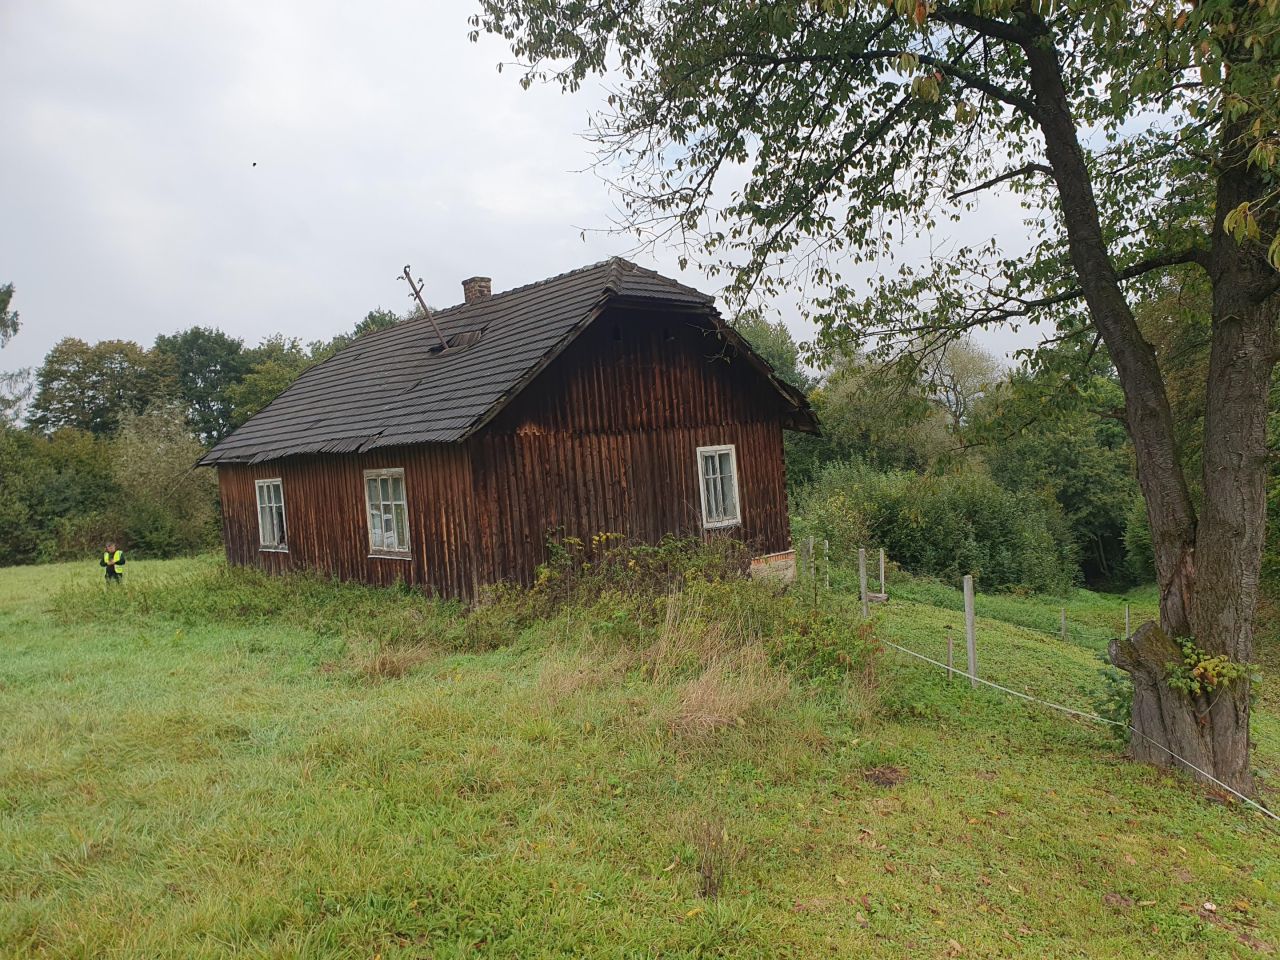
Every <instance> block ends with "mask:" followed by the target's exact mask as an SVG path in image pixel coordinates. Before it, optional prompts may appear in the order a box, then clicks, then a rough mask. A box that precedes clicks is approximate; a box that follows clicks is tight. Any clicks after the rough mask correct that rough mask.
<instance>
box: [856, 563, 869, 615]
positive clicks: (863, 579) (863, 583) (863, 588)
mask: <svg viewBox="0 0 1280 960" xmlns="http://www.w3.org/2000/svg"><path fill="white" fill-rule="evenodd" d="M858 594H859V595H860V596H861V597H862V619H863V620H866V619H868V618H869V617H870V616H871V608H870V606H868V604H867V548H866V547H859V548H858Z"/></svg>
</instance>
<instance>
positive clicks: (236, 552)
mask: <svg viewBox="0 0 1280 960" xmlns="http://www.w3.org/2000/svg"><path fill="white" fill-rule="evenodd" d="M395 467H398V468H402V469H403V470H404V482H405V500H406V503H407V506H408V508H409V535H410V542H411V556H410V557H409V558H408V559H399V558H394V559H393V558H387V557H371V556H369V533H368V523H367V520H366V519H365V496H364V471H365V470H373V469H380V468H395ZM470 473H471V464H470V461H469V459H468V457H467V455H466V452H465V450H463V448H462V447H461V446H459V445H456V444H420V445H417V446H412V447H400V448H389V449H386V450H378V451H374V452H372V453H368V454H351V455H322V456H300V457H287V458H285V459H282V460H275V461H268V462H265V463H259V464H253V465H246V464H223V465H221V466H219V468H218V487H219V492H220V494H221V497H222V526H223V540H224V542H225V544H226V549H227V559H228V560H229V561H230V562H232V563H236V564H243V565H252V566H258V567H262V568H263V569H266V570H272V571H279V570H286V569H291V568H307V569H313V570H319V571H321V572H323V573H326V574H330V575H332V576H335V577H338V578H340V579H343V580H362V581H365V582H368V583H379V584H393V583H395V582H397V581H398V580H403V581H405V582H408V583H413V584H417V585H420V586H423V587H425V588H427V589H428V590H431V591H433V592H437V593H440V594H442V595H446V596H460V597H469V596H471V595H472V592H473V579H474V574H475V568H474V565H473V560H472V555H471V551H470V549H469V546H470V541H471V536H470V531H471V527H472V525H473V523H474V517H475V512H474V498H473V496H472V495H471V476H470ZM272 477H279V478H280V479H281V481H282V484H283V487H284V502H285V524H286V528H287V530H288V539H289V551H288V553H280V552H274V551H267V550H261V549H259V546H258V542H259V537H258V514H257V494H256V490H255V483H256V481H258V480H265V479H269V478H272Z"/></svg>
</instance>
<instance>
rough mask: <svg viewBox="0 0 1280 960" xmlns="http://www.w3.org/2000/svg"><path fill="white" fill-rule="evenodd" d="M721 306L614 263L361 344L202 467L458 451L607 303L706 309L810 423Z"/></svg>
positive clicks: (311, 373) (797, 398)
mask: <svg viewBox="0 0 1280 960" xmlns="http://www.w3.org/2000/svg"><path fill="white" fill-rule="evenodd" d="M713 300H714V298H712V297H710V296H708V295H706V294H704V293H701V292H699V291H697V290H695V289H693V288H692V287H687V286H685V285H684V284H682V283H677V282H676V281H675V280H671V279H668V278H667V277H664V276H661V275H660V274H658V273H655V272H653V271H652V270H646V269H644V268H642V267H638V266H636V265H635V264H634V263H631V262H630V261H627V260H623V259H621V258H618V257H614V258H613V259H610V260H605V261H603V262H601V263H596V264H592V265H591V266H588V267H582V268H581V269H578V270H573V271H571V272H569V273H563V274H561V275H559V276H557V277H552V278H551V279H549V280H543V281H541V282H539V283H533V284H529V285H528V286H524V287H517V288H515V289H513V290H507V291H505V292H503V293H496V294H494V295H493V296H491V297H487V298H485V299H483V300H480V301H477V302H474V303H463V304H459V305H457V306H455V307H449V308H448V309H445V310H440V311H437V312H435V313H434V314H432V319H434V320H435V322H436V324H438V325H439V327H440V329H441V332H442V333H443V334H444V337H445V339H446V340H447V341H449V342H450V343H458V344H463V343H467V342H468V341H472V340H473V338H476V339H474V341H473V342H471V343H470V345H466V346H461V345H460V346H457V347H453V348H451V349H448V350H444V351H441V350H439V341H438V340H437V338H436V336H435V332H434V331H433V330H432V328H431V324H430V321H429V320H428V319H427V318H426V317H418V318H415V319H412V320H406V321H404V322H403V323H399V324H397V325H396V326H394V327H391V328H389V329H386V330H382V331H379V332H377V333H372V334H368V335H366V336H363V337H360V338H359V339H358V340H356V341H355V342H354V343H353V344H351V345H350V346H348V347H346V348H345V349H343V350H340V351H339V352H338V353H336V354H334V356H332V357H330V358H329V359H328V360H326V361H324V362H323V363H320V364H317V365H316V366H314V367H311V368H310V369H309V370H307V371H306V372H305V373H303V374H302V376H300V377H299V378H298V379H297V380H296V381H295V382H294V383H293V385H292V386H290V387H289V388H288V389H287V390H285V391H284V392H283V393H282V394H280V396H278V397H277V398H276V399H275V400H273V401H272V402H271V403H270V404H268V405H267V406H266V407H265V408H264V409H263V410H261V411H260V412H259V413H257V414H256V415H255V416H254V417H252V418H251V419H250V420H248V421H247V422H246V423H245V424H243V425H242V426H241V427H239V428H238V429H236V430H234V431H232V433H230V434H229V435H228V436H226V437H225V438H224V439H223V440H222V441H221V442H220V443H218V444H217V445H216V446H215V447H214V448H213V449H212V450H210V451H209V453H207V454H206V455H205V456H204V457H203V458H202V459H201V461H200V462H201V463H202V464H205V465H211V464H217V463H226V462H241V463H243V462H250V463H253V462H259V461H262V460H274V459H276V458H278V457H287V456H293V455H296V454H306V453H353V452H358V451H364V450H373V449H377V448H380V447H391V446H400V445H404V444H413V443H449V442H454V441H458V440H463V439H465V438H466V437H467V436H469V435H470V434H471V433H473V432H475V430H477V429H479V427H481V426H482V425H483V424H484V423H486V422H488V420H489V419H491V418H492V416H493V415H495V414H496V413H497V412H498V411H499V410H501V409H502V408H503V407H504V406H505V405H506V403H507V402H508V401H509V400H510V399H511V398H512V397H513V396H515V395H516V394H517V393H518V392H519V391H520V389H522V388H523V387H524V386H525V385H526V384H527V383H528V382H529V381H530V380H532V379H533V377H534V376H536V374H537V373H538V372H540V371H541V370H542V369H543V367H544V366H545V365H546V364H547V363H548V362H550V361H551V360H552V359H554V358H555V357H556V356H558V355H559V353H560V352H561V351H562V350H563V349H564V348H565V347H566V346H568V344H569V343H570V342H571V341H572V340H573V339H574V337H576V336H577V335H578V333H580V332H581V331H582V330H583V329H585V328H586V326H587V325H588V324H589V323H590V321H591V320H592V319H593V318H594V317H595V316H596V315H597V314H598V312H599V310H600V308H601V307H603V306H604V304H605V303H606V302H612V301H616V302H619V303H628V302H629V303H635V304H647V305H662V304H668V305H673V306H679V307H683V308H694V309H700V311H701V312H705V314H706V315H707V316H708V317H709V318H711V320H712V321H713V322H714V323H715V324H716V325H717V326H718V327H721V328H722V334H723V335H724V336H725V337H726V339H728V340H730V341H731V342H733V343H734V345H735V346H737V347H738V348H739V349H740V350H742V351H743V352H744V354H745V355H746V356H748V358H749V359H750V360H751V361H752V362H753V363H754V364H755V365H757V366H758V367H759V368H760V369H761V371H762V373H764V374H765V375H766V376H767V377H768V378H769V379H770V380H771V381H772V382H773V384H774V386H775V387H776V389H777V390H778V391H779V392H780V393H781V394H782V396H783V398H784V399H785V400H786V401H787V402H788V403H789V405H792V406H793V407H794V409H795V410H796V412H797V413H800V414H801V420H802V421H805V422H811V421H812V415H811V414H810V413H809V411H808V404H807V402H806V400H805V398H804V396H803V394H801V393H800V392H799V391H797V390H795V389H794V388H792V387H791V386H790V385H788V384H786V383H784V382H783V381H781V380H779V379H778V378H777V377H776V376H774V375H773V372H772V369H771V368H770V367H769V365H768V364H767V363H766V362H765V361H764V360H763V359H761V358H760V357H759V356H758V355H757V354H756V353H755V352H754V351H753V350H752V349H751V348H750V346H749V345H747V343H746V342H745V341H744V340H742V339H741V337H739V336H738V335H737V334H736V333H735V332H734V331H733V330H732V329H731V328H729V327H727V326H726V325H724V323H723V321H722V320H720V318H719V315H718V314H717V313H716V311H715V307H714V306H713Z"/></svg>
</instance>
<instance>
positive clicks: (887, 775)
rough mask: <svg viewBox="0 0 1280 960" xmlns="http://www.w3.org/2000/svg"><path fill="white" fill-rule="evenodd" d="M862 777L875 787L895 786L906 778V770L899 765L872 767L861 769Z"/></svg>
mask: <svg viewBox="0 0 1280 960" xmlns="http://www.w3.org/2000/svg"><path fill="white" fill-rule="evenodd" d="M862 779H863V780H865V781H867V783H870V784H873V785H875V786H877V787H896V786H897V785H898V784H900V783H902V782H903V781H904V780H906V779H907V771H905V770H903V769H902V768H901V767H892V766H883V767H872V768H871V769H869V770H864V771H862Z"/></svg>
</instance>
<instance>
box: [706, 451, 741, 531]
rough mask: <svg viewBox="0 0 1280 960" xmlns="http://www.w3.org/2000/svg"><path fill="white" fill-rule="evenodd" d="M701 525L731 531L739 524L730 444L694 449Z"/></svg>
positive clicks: (735, 464) (734, 455) (735, 458)
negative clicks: (696, 463)
mask: <svg viewBox="0 0 1280 960" xmlns="http://www.w3.org/2000/svg"><path fill="white" fill-rule="evenodd" d="M698 478H699V480H700V481H701V482H700V484H699V487H700V489H701V491H702V525H703V526H704V527H732V526H733V525H734V524H737V523H741V522H742V511H741V509H740V508H739V505H738V455H737V452H736V451H735V450H734V448H733V445H732V444H726V445H724V446H719V447H699V448H698Z"/></svg>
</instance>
